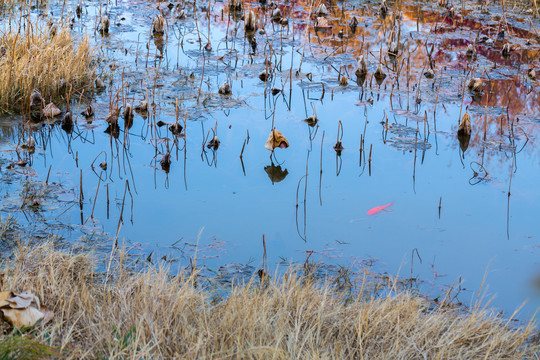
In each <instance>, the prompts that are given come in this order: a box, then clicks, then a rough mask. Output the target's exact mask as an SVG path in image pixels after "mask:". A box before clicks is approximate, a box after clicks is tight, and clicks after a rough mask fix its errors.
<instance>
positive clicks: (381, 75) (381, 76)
mask: <svg viewBox="0 0 540 360" xmlns="http://www.w3.org/2000/svg"><path fill="white" fill-rule="evenodd" d="M373 75H374V76H375V79H377V80H384V79H385V78H386V73H385V72H384V70H383V69H382V66H381V64H379V66H377V70H375V73H374V74H373Z"/></svg>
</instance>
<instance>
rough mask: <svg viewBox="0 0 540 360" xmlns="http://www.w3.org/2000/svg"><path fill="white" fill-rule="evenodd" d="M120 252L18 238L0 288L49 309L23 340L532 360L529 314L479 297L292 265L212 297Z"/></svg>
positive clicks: (230, 354) (184, 349)
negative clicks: (105, 261)
mask: <svg viewBox="0 0 540 360" xmlns="http://www.w3.org/2000/svg"><path fill="white" fill-rule="evenodd" d="M127 255H128V254H126V253H124V252H120V253H119V255H118V257H117V258H116V260H115V264H113V266H112V267H111V269H110V271H109V272H100V271H98V269H99V266H100V264H99V263H98V261H97V259H96V258H94V257H92V256H91V255H88V254H76V253H68V252H63V251H58V250H56V249H55V248H54V246H53V245H52V244H51V243H47V242H45V243H42V244H41V245H39V246H35V247H28V246H24V245H21V246H20V247H19V248H18V249H17V251H16V252H15V254H14V256H13V258H12V259H10V260H7V261H6V262H5V263H4V264H3V266H2V270H1V271H3V272H4V280H3V284H2V289H14V290H15V289H23V288H24V289H28V290H29V291H33V292H34V293H35V294H36V295H37V296H38V297H39V298H40V299H41V303H42V304H47V305H48V306H49V307H50V308H51V310H52V311H53V312H54V314H55V316H54V318H53V319H52V321H51V322H50V323H48V324H46V325H44V326H40V325H39V324H38V325H37V326H36V328H35V329H34V330H32V331H31V333H28V334H26V335H24V338H25V339H27V341H29V342H30V343H29V344H27V345H26V346H27V347H29V348H30V349H33V350H34V351H35V350H36V349H38V350H39V349H41V350H42V351H43V352H44V354H47V352H54V353H56V354H57V355H58V354H61V355H63V356H64V357H66V358H71V359H79V358H109V359H112V358H185V359H195V358H202V359H217V358H223V359H230V358H252V359H268V358H277V359H316V358H318V359H327V358H328V359H330V358H340V359H358V358H365V359H389V358H391V359H411V358H427V359H485V358H489V359H525V358H528V359H534V356H538V351H540V344H538V343H537V342H536V343H535V342H533V341H532V340H531V339H530V337H531V335H533V327H532V326H531V325H529V326H527V327H525V328H518V329H516V328H513V327H511V326H509V321H508V320H503V319H501V318H498V317H496V316H495V315H493V314H491V313H490V312H489V311H487V310H486V309H484V308H482V307H481V306H480V305H477V306H474V307H473V308H472V309H470V311H467V312H463V310H462V309H456V308H453V307H452V306H449V304H448V303H445V302H441V303H439V304H438V305H437V304H435V303H433V302H431V301H428V300H426V299H424V298H422V297H419V296H418V295H413V294H411V293H408V292H404V291H399V292H394V291H392V289H390V292H387V295H384V296H374V295H369V292H368V289H370V288H371V287H372V286H371V284H370V283H369V282H368V281H366V279H365V278H363V279H362V278H360V279H349V281H351V280H352V281H357V282H358V284H357V286H358V287H359V289H361V291H360V292H359V293H358V294H352V295H351V293H350V292H348V291H346V290H339V288H336V287H335V286H331V284H327V285H323V286H321V285H320V284H318V283H317V282H314V281H311V280H310V277H309V276H306V275H301V274H298V273H295V272H288V273H286V274H285V275H284V276H283V277H276V278H274V279H272V280H268V278H267V277H266V275H265V273H264V272H262V274H263V275H262V280H261V283H259V280H252V281H251V282H249V283H247V284H233V285H232V286H231V288H230V289H229V292H228V294H227V295H226V296H224V297H219V296H218V295H217V294H216V293H214V292H213V291H211V290H210V289H208V288H205V287H201V286H200V285H198V272H197V270H195V271H193V272H192V273H191V275H190V274H186V273H184V272H181V273H180V274H179V275H177V276H171V275H170V272H169V269H168V267H163V266H157V267H156V268H154V267H149V268H147V269H146V270H143V271H132V270H130V269H131V265H132V264H131V261H130V260H129V257H128V256H127ZM3 326H4V327H5V326H6V323H4V325H3ZM0 340H2V341H0V343H4V342H6V341H7V343H9V340H10V337H9V336H5V335H4V336H2V337H1V338H0ZM11 341H14V340H13V339H11ZM35 342H37V344H42V347H41V348H40V347H39V346H34V347H32V346H31V345H32V344H34V343H35ZM14 349H16V348H9V349H7V350H6V349H4V348H2V347H0V355H3V354H6V353H7V354H9V353H10V351H15V350H14ZM535 354H536V355H535Z"/></svg>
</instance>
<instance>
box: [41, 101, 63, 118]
mask: <svg viewBox="0 0 540 360" xmlns="http://www.w3.org/2000/svg"><path fill="white" fill-rule="evenodd" d="M61 113H62V111H61V110H60V109H59V108H58V107H57V106H56V105H54V104H53V103H49V105H47V106H45V108H44V109H43V112H42V115H43V116H44V117H47V118H53V117H55V116H58V115H60V114H61Z"/></svg>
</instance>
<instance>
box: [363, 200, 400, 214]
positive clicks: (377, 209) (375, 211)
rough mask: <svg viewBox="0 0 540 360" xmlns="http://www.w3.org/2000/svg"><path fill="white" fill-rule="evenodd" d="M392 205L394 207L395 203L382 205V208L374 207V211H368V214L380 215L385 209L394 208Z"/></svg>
mask: <svg viewBox="0 0 540 360" xmlns="http://www.w3.org/2000/svg"><path fill="white" fill-rule="evenodd" d="M392 205H394V202H393V201H392V202H391V203H388V204H386V205H381V206H377V207H374V208H373V209H370V210H368V212H367V214H368V215H375V214H378V213H380V212H381V211H383V210H384V209H386V208H387V207H389V206H392Z"/></svg>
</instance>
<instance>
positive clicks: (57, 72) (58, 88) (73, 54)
mask: <svg viewBox="0 0 540 360" xmlns="http://www.w3.org/2000/svg"><path fill="white" fill-rule="evenodd" d="M20 21H22V22H24V23H23V24H11V26H8V27H5V28H4V31H3V32H2V35H1V37H0V112H2V113H6V112H20V111H22V112H25V113H27V112H28V111H29V110H30V109H29V106H30V105H31V103H32V104H33V105H36V106H38V107H42V108H45V106H46V105H47V104H49V103H50V102H51V101H53V100H54V101H57V100H59V99H60V97H62V98H63V99H64V102H65V101H67V100H68V99H69V97H70V96H71V95H75V94H81V93H82V92H83V91H85V90H86V91H88V90H89V89H88V88H87V87H88V84H89V83H90V82H91V81H92V79H93V77H94V69H93V65H92V59H93V58H92V57H93V55H92V49H91V47H90V45H89V42H88V38H87V37H82V38H81V39H80V40H78V41H77V40H76V39H75V37H74V36H73V35H72V33H71V30H70V29H69V28H67V27H65V26H61V27H60V28H59V29H58V28H57V26H56V25H53V24H50V25H47V24H45V23H44V22H43V21H37V22H36V21H32V20H28V21H26V20H25V19H23V18H21V19H20ZM34 90H37V91H39V93H40V94H41V97H42V98H40V99H36V100H38V101H36V100H34V99H31V94H32V93H33V92H34Z"/></svg>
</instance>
